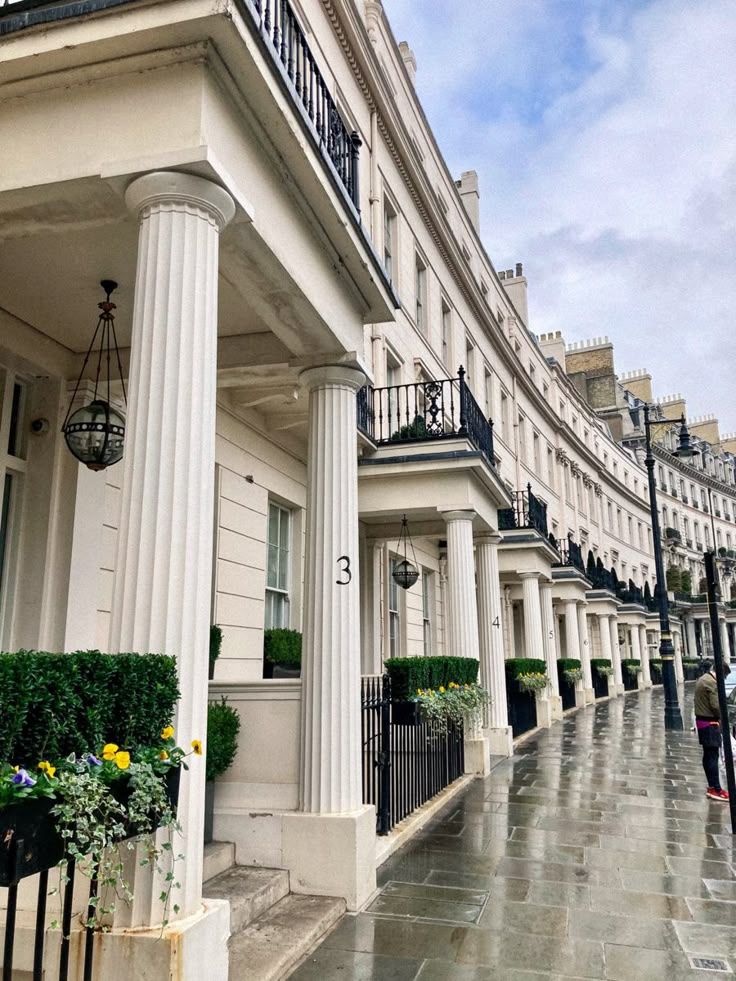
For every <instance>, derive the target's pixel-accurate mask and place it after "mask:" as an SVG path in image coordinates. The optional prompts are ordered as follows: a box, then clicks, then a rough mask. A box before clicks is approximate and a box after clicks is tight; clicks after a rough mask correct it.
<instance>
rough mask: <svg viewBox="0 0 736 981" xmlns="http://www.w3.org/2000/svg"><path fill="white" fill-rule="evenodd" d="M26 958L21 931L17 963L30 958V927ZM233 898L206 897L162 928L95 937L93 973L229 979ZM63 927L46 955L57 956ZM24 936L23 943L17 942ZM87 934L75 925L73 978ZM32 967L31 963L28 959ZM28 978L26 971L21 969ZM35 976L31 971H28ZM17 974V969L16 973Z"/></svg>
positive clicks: (134, 978)
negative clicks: (193, 909) (189, 913)
mask: <svg viewBox="0 0 736 981" xmlns="http://www.w3.org/2000/svg"><path fill="white" fill-rule="evenodd" d="M27 933H28V936H27V948H28V952H27V957H26V956H23V957H22V958H21V956H18V955H19V954H22V951H23V949H24V948H25V947H26V937H25V936H24V934H18V935H17V942H16V947H17V950H16V963H17V964H20V962H21V960H23V962H25V961H26V960H28V961H31V960H32V957H33V947H32V944H33V936H32V934H31V929H30V926H29V929H28V931H27ZM229 937H230V903H228V902H226V901H225V900H222V899H207V900H205V901H204V902H203V904H202V907H201V908H200V909H199V910H198V911H197V912H196V913H194V914H193V915H192V916H189V917H186V918H185V919H182V920H177V921H176V922H175V923H171V924H170V925H169V926H167V927H166V929H165V930H164V931H163V933H162V932H161V927H160V926H156V927H150V928H148V929H143V928H138V929H126V930H117V931H116V930H114V929H113V930H111V931H110V933H100V934H97V935H96V936H95V952H94V976H95V977H96V978H105V981H141V979H143V978H166V979H167V981H202V978H207V981H228V968H229V957H228V939H229ZM58 939H59V931H58V930H53V931H49V933H48V937H47V945H46V951H47V956H49V957H50V958H51V960H52V962H53V961H54V960H57V961H58V948H59V943H58ZM18 941H20V943H18ZM83 957H84V936H83V931H82V929H81V926H79V927H77V925H76V924H75V925H74V926H73V927H72V942H71V958H70V961H71V963H70V965H69V966H70V971H69V976H70V977H74V978H76V977H80V978H81V976H82V960H83ZM28 967H29V972H30V963H29V964H28ZM21 975H22V976H23V977H26V974H25V973H24V972H21ZM27 976H28V977H30V973H28V975H27ZM13 977H15V972H13Z"/></svg>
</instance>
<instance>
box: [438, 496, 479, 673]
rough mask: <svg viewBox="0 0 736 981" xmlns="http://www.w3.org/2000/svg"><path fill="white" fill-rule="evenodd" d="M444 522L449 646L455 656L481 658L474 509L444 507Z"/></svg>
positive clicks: (450, 652)
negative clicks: (445, 526) (446, 508)
mask: <svg viewBox="0 0 736 981" xmlns="http://www.w3.org/2000/svg"><path fill="white" fill-rule="evenodd" d="M442 516H443V518H444V519H445V522H446V523H447V595H448V602H449V611H448V612H449V638H450V644H449V650H448V654H450V655H452V656H454V657H474V658H475V659H476V660H478V659H479V658H480V644H479V640H478V604H477V600H476V594H475V561H474V559H473V518H474V517H475V511H444V512H443V513H442Z"/></svg>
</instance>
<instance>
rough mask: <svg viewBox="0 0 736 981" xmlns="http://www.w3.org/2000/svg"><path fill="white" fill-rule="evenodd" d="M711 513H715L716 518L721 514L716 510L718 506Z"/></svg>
mask: <svg viewBox="0 0 736 981" xmlns="http://www.w3.org/2000/svg"><path fill="white" fill-rule="evenodd" d="M713 514H714V515H715V516H716V517H717V518H720V516H721V512H720V511H719V510H718V508H716V509H715V510H714V511H713Z"/></svg>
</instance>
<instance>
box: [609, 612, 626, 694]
mask: <svg viewBox="0 0 736 981" xmlns="http://www.w3.org/2000/svg"><path fill="white" fill-rule="evenodd" d="M608 626H609V629H610V631H611V660H612V661H613V681H614V684H615V687H616V694H617V695H623V693H624V679H623V673H622V671H621V647H620V646H619V642H618V617H615V616H612V617H611V618H610V621H609V625H608Z"/></svg>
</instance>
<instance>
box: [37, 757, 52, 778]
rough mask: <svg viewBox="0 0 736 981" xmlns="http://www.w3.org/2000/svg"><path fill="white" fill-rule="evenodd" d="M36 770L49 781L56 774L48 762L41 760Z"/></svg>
mask: <svg viewBox="0 0 736 981" xmlns="http://www.w3.org/2000/svg"><path fill="white" fill-rule="evenodd" d="M38 769H39V770H41V771H42V772H43V773H45V774H46V776H47V777H48V778H49V780H51V779H52V777H53V776H54V774H55V773H56V767H55V766H52V765H51V764H50V763H49V761H48V760H41V762H40V763H39V764H38Z"/></svg>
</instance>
